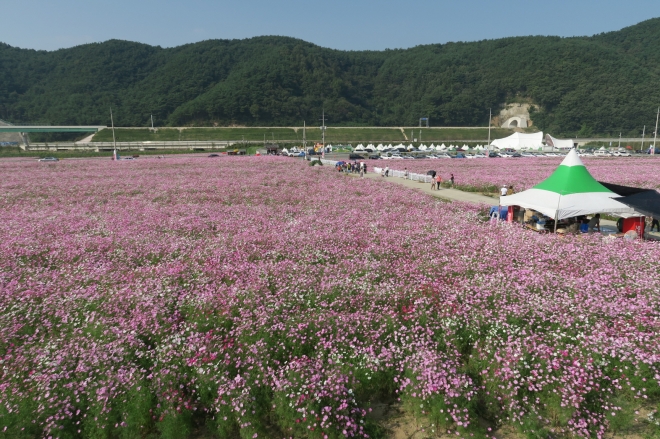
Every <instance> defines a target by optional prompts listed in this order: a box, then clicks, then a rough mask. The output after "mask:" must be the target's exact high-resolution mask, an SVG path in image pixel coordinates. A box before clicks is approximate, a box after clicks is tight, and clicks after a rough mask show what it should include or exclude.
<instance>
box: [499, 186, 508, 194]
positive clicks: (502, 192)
mask: <svg viewBox="0 0 660 439" xmlns="http://www.w3.org/2000/svg"><path fill="white" fill-rule="evenodd" d="M508 191H509V190H508V189H507V187H506V185H505V184H504V185H502V189H500V195H501V196H503V197H506V193H507V192H508Z"/></svg>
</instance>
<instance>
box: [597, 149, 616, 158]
mask: <svg viewBox="0 0 660 439" xmlns="http://www.w3.org/2000/svg"><path fill="white" fill-rule="evenodd" d="M611 156H612V154H610V152H609V151H606V150H604V149H597V150H596V151H594V157H611Z"/></svg>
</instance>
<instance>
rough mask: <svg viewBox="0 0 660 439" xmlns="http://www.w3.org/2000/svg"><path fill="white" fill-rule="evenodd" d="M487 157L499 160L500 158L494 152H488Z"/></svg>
mask: <svg viewBox="0 0 660 439" xmlns="http://www.w3.org/2000/svg"><path fill="white" fill-rule="evenodd" d="M488 157H489V158H491V159H499V158H500V157H501V156H500V155H499V154H498V153H496V152H489V153H488Z"/></svg>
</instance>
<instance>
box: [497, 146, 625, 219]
mask: <svg viewBox="0 0 660 439" xmlns="http://www.w3.org/2000/svg"><path fill="white" fill-rule="evenodd" d="M617 197H619V195H617V194H615V193H614V192H612V191H611V190H609V189H607V188H606V187H605V186H603V185H602V184H600V183H598V182H597V181H596V179H595V178H593V177H592V176H591V174H590V173H589V171H587V168H586V167H585V166H584V164H583V163H582V160H580V157H578V155H577V152H576V151H575V149H572V150H571V151H570V152H569V153H568V154H567V155H566V157H565V158H564V160H563V161H562V162H561V164H560V165H559V167H558V168H557V169H556V170H555V172H553V173H552V175H550V177H548V178H546V179H545V180H543V181H542V182H541V183H539V184H537V185H536V186H534V187H533V188H531V189H528V190H526V191H523V192H520V193H518V194H513V195H509V196H505V197H500V205H501V206H521V207H524V208H526V209H534V210H536V211H537V212H540V213H542V214H543V215H546V216H548V217H550V218H554V219H556V220H560V219H564V218H570V217H574V216H579V215H588V214H592V213H632V212H633V211H634V210H633V209H632V208H630V207H628V206H626V205H625V204H623V203H620V202H618V201H616V198H617Z"/></svg>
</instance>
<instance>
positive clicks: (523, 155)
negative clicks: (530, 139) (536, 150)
mask: <svg viewBox="0 0 660 439" xmlns="http://www.w3.org/2000/svg"><path fill="white" fill-rule="evenodd" d="M520 156H521V157H536V156H535V155H534V154H532V153H531V152H523V153H521V154H520Z"/></svg>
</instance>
